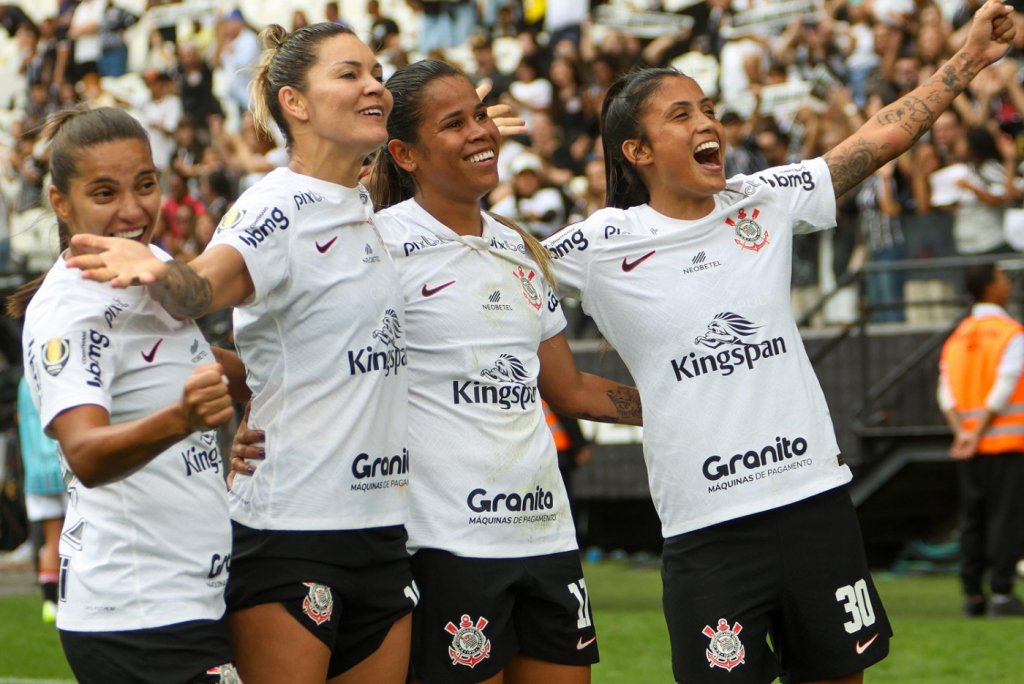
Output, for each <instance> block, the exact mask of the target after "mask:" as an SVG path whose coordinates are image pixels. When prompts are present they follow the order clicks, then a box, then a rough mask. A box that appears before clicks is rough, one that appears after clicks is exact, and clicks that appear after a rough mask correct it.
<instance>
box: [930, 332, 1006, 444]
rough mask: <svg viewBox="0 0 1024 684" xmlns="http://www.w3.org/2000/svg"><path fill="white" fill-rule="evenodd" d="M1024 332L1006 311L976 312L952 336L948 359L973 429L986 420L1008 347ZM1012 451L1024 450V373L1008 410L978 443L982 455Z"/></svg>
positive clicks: (953, 387)
mask: <svg viewBox="0 0 1024 684" xmlns="http://www.w3.org/2000/svg"><path fill="white" fill-rule="evenodd" d="M1021 332H1024V326H1022V325H1021V324H1020V323H1018V322H1016V321H1014V320H1011V319H1009V318H1005V317H1003V316H982V317H978V318H975V317H973V316H971V317H969V318H967V319H965V320H964V322H963V323H961V324H960V325H959V326H958V327H957V329H956V330H954V331H953V334H952V335H950V336H949V339H948V340H946V344H945V345H944V346H943V347H942V363H943V364H944V366H945V368H946V376H947V378H948V380H949V389H950V391H951V392H952V393H953V398H954V399H955V401H956V411H957V413H958V414H960V417H961V418H962V419H963V425H964V427H965V428H967V429H971V428H972V427H974V426H976V425H977V424H978V421H979V420H980V419H981V416H982V414H983V413H984V411H985V399H986V398H987V397H988V393H989V392H990V391H991V390H992V385H993V384H995V381H996V370H997V369H998V368H999V362H1000V360H1001V359H1002V356H1003V351H1004V350H1005V349H1006V345H1007V344H1009V342H1010V340H1011V339H1012V338H1013V337H1014V335H1017V334H1019V333H1021ZM1010 451H1021V452H1024V376H1022V377H1021V380H1020V381H1019V382H1018V383H1017V387H1016V389H1014V391H1013V396H1011V397H1010V403H1009V404H1008V405H1007V407H1006V409H1005V410H1004V411H1003V412H1002V413H1000V414H999V415H997V416H995V417H994V418H993V419H992V423H991V424H990V425H989V427H988V430H986V431H985V434H984V435H982V437H981V440H980V442H979V444H978V453H979V454H1002V453H1006V452H1010Z"/></svg>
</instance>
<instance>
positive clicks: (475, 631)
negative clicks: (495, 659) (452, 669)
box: [444, 615, 491, 668]
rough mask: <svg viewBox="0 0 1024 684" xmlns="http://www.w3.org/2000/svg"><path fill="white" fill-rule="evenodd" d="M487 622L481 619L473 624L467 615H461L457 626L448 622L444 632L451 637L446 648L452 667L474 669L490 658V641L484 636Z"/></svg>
mask: <svg viewBox="0 0 1024 684" xmlns="http://www.w3.org/2000/svg"><path fill="white" fill-rule="evenodd" d="M488 622H489V621H488V620H487V618H485V617H481V618H480V619H479V620H477V621H476V624H475V625H474V624H473V621H472V620H471V619H470V618H469V616H468V615H463V616H462V620H461V622H460V623H459V626H458V627H456V626H455V625H454V624H452V623H451V622H449V623H448V624H447V625H445V628H444V630H445V631H446V632H448V633H449V634H451V635H452V645H451V646H449V647H448V655H449V656H451V659H452V665H465V666H466V667H470V668H473V667H476V666H477V664H478V663H480V661H482V660H486V659H487V658H490V657H491V640H490V639H488V638H487V637H486V636H485V635H484V627H486V626H487V624H488Z"/></svg>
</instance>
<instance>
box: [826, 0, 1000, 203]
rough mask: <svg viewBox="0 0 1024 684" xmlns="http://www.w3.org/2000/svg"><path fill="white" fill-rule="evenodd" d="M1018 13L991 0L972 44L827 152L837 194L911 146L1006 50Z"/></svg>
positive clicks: (978, 15)
mask: <svg viewBox="0 0 1024 684" xmlns="http://www.w3.org/2000/svg"><path fill="white" fill-rule="evenodd" d="M1012 12H1013V8H1012V7H1010V6H1009V5H1004V4H1002V3H1001V2H1000V1H999V0H987V1H986V2H985V4H984V5H982V6H981V8H980V9H979V10H978V11H977V12H976V13H975V15H974V20H973V23H972V25H971V28H970V33H969V35H968V38H967V43H966V45H964V47H963V48H961V49H960V51H959V52H957V53H956V54H955V55H953V57H952V58H951V59H950V60H949V61H948V62H946V63H945V64H944V65H943V66H942V67H941V68H940V69H939V70H938V71H937V72H936V73H935V75H934V76H932V77H931V78H929V79H928V80H927V81H925V83H924V84H923V85H921V86H918V87H917V88H915V89H914V90H912V91H911V92H910V93H908V94H907V95H905V96H903V97H902V98H900V99H899V100H898V101H897V102H894V103H893V104H891V105H889V106H887V107H885V108H883V109H882V110H881V111H879V112H878V114H876V115H875V116H874V117H872V118H871V119H870V120H869V121H868V122H867V123H865V124H864V125H863V126H861V128H860V130H858V131H857V132H856V133H854V134H853V135H851V136H850V137H849V138H847V139H846V140H844V141H843V142H841V143H840V144H839V145H838V146H837V147H835V148H834V149H832V150H831V151H829V152H827V153H825V155H824V156H823V157H822V158H823V159H824V160H825V161H826V162H827V163H828V167H829V170H830V171H831V173H832V187H833V189H834V190H835V194H836V197H839V196H841V195H843V194H844V193H846V192H847V191H848V190H850V189H851V188H853V187H854V186H856V185H857V184H858V183H860V182H861V181H862V180H864V179H865V178H867V177H868V176H869V175H871V174H872V173H874V172H875V170H876V169H878V168H879V167H880V166H882V165H883V164H885V163H886V162H888V161H890V160H892V159H895V158H896V157H898V156H900V155H901V154H903V153H904V152H906V151H907V150H908V149H910V147H911V146H912V145H913V144H914V143H915V142H917V140H918V139H920V137H921V136H922V135H924V134H925V133H926V132H927V131H928V130H929V129H930V128H931V127H932V124H933V123H935V119H936V118H937V117H938V116H939V114H941V113H942V111H943V110H945V109H946V108H947V107H948V106H949V105H950V103H951V102H952V101H953V98H955V97H956V96H957V95H959V94H960V93H962V92H963V91H964V88H966V87H967V84H968V83H970V82H971V80H972V79H973V78H974V77H975V76H977V75H978V72H979V71H981V70H982V69H984V68H985V67H987V66H988V65H989V64H992V63H993V62H995V61H997V60H999V59H1000V58H1002V56H1003V55H1005V54H1006V50H1007V49H1008V48H1009V46H1010V43H1011V42H1012V41H1013V36H1014V31H1015V29H1014V25H1013V20H1012V19H1011V17H1010V16H1009V15H1010V13H1012Z"/></svg>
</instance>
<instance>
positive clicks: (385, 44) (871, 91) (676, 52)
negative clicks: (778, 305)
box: [0, 0, 1024, 335]
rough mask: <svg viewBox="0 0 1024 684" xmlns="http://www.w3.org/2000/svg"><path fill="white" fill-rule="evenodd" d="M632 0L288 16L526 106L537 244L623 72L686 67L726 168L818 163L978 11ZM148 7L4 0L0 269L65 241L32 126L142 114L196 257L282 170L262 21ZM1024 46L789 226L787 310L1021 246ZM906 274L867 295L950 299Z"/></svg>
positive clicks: (315, 11)
mask: <svg viewBox="0 0 1024 684" xmlns="http://www.w3.org/2000/svg"><path fill="white" fill-rule="evenodd" d="M635 4H636V3H634V4H633V5H629V6H626V5H604V6H597V7H593V8H592V7H591V6H590V5H589V4H588V3H587V2H586V1H583V2H580V1H578V0H574V1H573V2H559V3H548V6H547V11H546V13H540V14H539V15H538V11H537V7H536V5H535V4H533V3H526V4H525V5H523V4H521V3H519V2H517V1H516V2H509V3H505V2H502V1H501V0H484V2H481V3H478V4H474V3H472V2H422V1H420V0H409V4H408V5H405V4H399V3H397V1H396V2H393V3H391V6H390V7H387V3H384V6H383V7H382V4H381V2H379V1H378V0H370V1H369V2H368V3H367V4H366V6H365V15H364V14H363V11H362V10H363V8H362V7H360V8H358V9H359V11H358V12H357V13H356V14H357V15H358V16H356V17H346V16H341V14H340V11H339V6H338V4H337V3H336V2H328V3H326V4H325V5H323V6H322V7H321V6H316V5H315V4H313V3H310V4H309V5H308V7H307V6H304V8H303V9H296V10H295V11H294V13H293V14H292V15H291V17H290V19H291V21H290V25H291V28H299V27H301V26H303V25H305V24H307V23H308V22H309V21H313V20H317V19H321V18H326V19H327V20H329V21H338V22H343V23H345V22H348V23H350V24H351V25H352V26H353V27H354V28H356V29H357V30H361V31H363V34H362V35H365V36H367V38H368V43H369V44H370V45H371V46H372V47H374V48H375V49H376V50H377V51H378V58H379V59H380V61H381V63H382V64H383V65H384V68H385V76H388V75H390V74H391V73H393V72H394V70H395V69H397V68H399V67H401V66H403V65H405V64H408V63H409V62H411V61H415V60H416V59H419V58H422V57H431V58H436V59H443V60H446V61H449V62H451V63H453V64H455V65H457V66H459V67H460V68H461V69H463V70H464V71H465V72H466V73H468V74H470V75H471V76H472V78H473V80H474V81H475V82H476V83H478V84H479V83H484V82H486V83H489V84H491V86H492V90H491V93H490V95H489V96H488V98H487V101H488V103H489V104H491V103H495V102H505V103H508V104H511V105H513V107H515V109H516V110H517V112H518V113H519V115H520V116H522V117H523V118H525V119H526V120H527V122H528V126H529V134H528V135H525V136H518V137H513V138H508V139H505V140H504V141H503V148H502V152H501V155H500V177H501V180H502V183H501V185H500V186H499V187H498V188H497V189H496V190H495V191H494V192H493V193H491V194H490V195H489V196H488V198H487V199H486V200H485V204H487V205H488V207H489V208H492V209H493V210H494V211H495V212H496V213H498V214H501V215H504V216H507V217H508V218H510V219H513V220H515V221H517V222H519V223H520V224H521V225H524V226H526V227H528V228H529V230H530V231H531V232H533V233H534V234H535V235H536V236H538V237H546V236H548V235H550V234H552V233H553V232H554V231H555V230H557V229H558V228H560V227H561V226H563V225H565V224H566V223H570V222H574V221H578V220H581V219H583V218H586V217H587V216H589V215H590V214H592V213H593V212H594V211H596V210H597V209H598V208H600V207H602V206H603V204H604V192H605V188H604V162H603V159H602V152H601V145H600V142H599V135H600V134H599V130H598V124H597V119H598V115H599V112H600V107H601V103H602V100H603V97H604V94H605V92H606V91H607V89H608V88H609V87H610V85H611V84H612V83H613V82H614V81H615V79H616V77H617V76H619V75H621V74H623V73H626V72H628V71H629V70H631V69H633V68H634V67H636V66H639V65H647V66H673V67H676V68H678V69H680V70H682V71H683V72H685V73H687V74H690V75H692V76H693V77H694V78H695V79H696V80H697V82H698V83H700V85H701V86H702V87H703V89H704V90H705V92H706V93H707V94H708V95H709V96H711V97H712V98H713V99H714V100H715V101H716V104H717V110H718V115H719V117H720V118H721V121H722V123H723V124H724V125H725V128H726V131H727V136H728V151H727V153H726V176H727V177H730V176H732V175H734V174H737V173H755V172H758V171H760V170H762V169H765V168H767V167H769V166H776V165H780V164H784V163H788V162H791V161H796V160H800V159H810V158H813V157H816V156H818V155H820V154H821V153H823V152H824V151H825V150H827V149H830V148H831V147H833V146H834V145H835V144H836V143H837V142H839V141H841V140H843V139H845V138H846V136H847V135H849V134H850V133H851V132H853V131H854V130H856V129H857V127H859V126H860V125H861V124H862V123H863V122H864V121H865V120H867V119H868V118H870V117H871V116H872V115H874V114H875V113H876V112H877V111H878V110H879V109H880V108H881V107H883V106H884V105H887V104H889V103H891V102H894V101H895V100H896V99H897V98H899V97H900V96H901V95H903V94H905V93H907V92H909V91H910V90H911V89H913V88H914V87H916V86H917V85H919V84H920V83H922V82H923V81H924V79H926V78H927V77H928V76H930V75H931V74H932V73H933V72H934V71H935V70H936V68H937V66H938V65H939V64H941V63H942V62H943V61H944V60H945V59H947V58H948V57H949V56H950V55H951V54H952V53H953V52H954V51H955V50H956V49H957V48H959V47H960V46H962V45H963V43H964V41H965V36H966V33H965V32H966V28H967V27H968V23H969V19H970V18H971V16H972V13H973V12H974V10H975V9H976V8H977V6H978V5H979V4H980V3H979V2H978V1H977V0H968V1H967V2H959V1H958V0H952V1H950V2H941V3H936V2H931V1H926V0H916V1H915V0H874V1H872V0H867V1H864V0H826V1H825V2H824V3H822V2H818V1H815V0H787V1H786V2H741V1H737V2H732V3H730V2H726V1H724V0H706V1H705V2H698V3H692V2H689V1H687V0H683V1H681V2H680V1H678V0H677V1H676V2H674V3H672V2H666V3H664V5H662V4H661V3H657V2H653V3H650V5H651V6H650V7H649V9H656V10H661V11H660V12H657V13H651V12H641V11H637V10H636V9H635V7H634V5H635ZM640 4H643V3H640ZM673 8H676V9H677V12H675V13H670V12H669V11H667V10H670V9H673ZM135 9H136V10H137V11H130V10H129V9H128V8H127V7H124V6H122V5H120V4H117V3H115V2H112V1H108V0H84V1H83V2H79V3H75V2H61V3H60V4H59V5H58V6H57V8H56V12H55V13H54V14H52V15H48V16H37V15H36V12H37V10H36V8H34V7H21V6H19V5H4V6H0V23H2V24H3V27H4V29H5V30H6V34H7V35H5V36H2V38H8V36H9V39H8V41H7V45H6V47H5V52H4V54H6V55H7V63H8V69H7V71H6V73H8V74H11V75H14V73H15V72H16V74H17V79H14V80H12V82H15V81H16V82H17V83H19V84H20V85H18V86H15V87H11V88H10V89H9V92H8V93H7V94H6V97H8V98H9V104H8V107H9V108H10V109H9V111H8V112H7V114H6V115H5V116H4V117H3V121H2V123H3V126H2V127H0V147H2V148H3V150H4V154H3V167H2V168H3V170H2V181H0V187H2V202H3V206H2V208H0V231H3V230H6V232H7V235H8V236H9V238H10V243H9V244H10V245H11V250H10V255H9V256H8V254H7V253H6V251H4V252H3V253H0V259H2V260H3V261H4V262H5V263H4V264H3V266H5V267H6V268H7V269H8V270H22V271H31V272H39V271H42V270H44V269H45V268H47V267H48V266H49V264H50V263H52V259H53V257H54V256H55V254H56V249H55V239H56V236H55V235H54V234H53V233H54V231H52V229H51V228H52V224H51V222H49V221H45V220H41V219H40V217H41V216H43V215H45V212H47V211H48V210H47V209H45V208H44V207H43V197H42V196H43V185H44V182H45V178H46V174H47V153H46V147H45V145H44V144H43V136H42V134H43V131H44V129H45V123H46V121H47V119H48V117H50V116H52V114H53V113H54V112H56V111H58V110H60V109H62V108H66V107H69V106H71V105H74V104H75V103H78V102H88V103H89V104H90V105H92V106H117V107H123V108H126V109H128V110H129V111H130V112H131V113H133V114H134V115H135V116H136V117H137V118H139V119H140V120H141V121H142V122H143V124H144V125H145V127H146V129H147V131H148V132H149V134H150V138H151V140H152V145H153V151H154V157H155V162H156V164H157V166H158V168H160V170H161V171H162V172H163V174H164V175H163V177H162V180H161V183H162V187H163V190H164V192H165V201H164V223H163V230H162V233H161V235H159V236H158V238H157V239H156V240H155V242H156V243H157V244H160V245H161V246H163V247H164V248H166V249H167V250H168V251H169V252H170V253H172V254H174V255H175V256H180V257H182V258H184V259H188V258H191V257H194V256H195V255H196V254H198V253H200V252H201V251H202V250H203V248H204V246H205V245H206V244H207V243H208V242H209V240H210V238H211V236H212V234H213V231H214V229H215V228H216V225H217V222H218V221H219V220H220V218H221V217H222V216H223V215H224V214H225V212H227V210H228V209H229V208H230V206H231V204H232V202H233V201H234V199H235V198H236V197H237V196H238V194H239V193H241V192H242V191H244V190H245V189H246V188H248V187H250V186H251V185H252V184H253V183H255V182H256V181H257V180H258V179H259V178H261V177H262V176H263V175H264V174H266V173H267V172H269V171H270V170H272V169H274V168H276V167H280V166H282V165H284V164H286V162H287V154H286V152H285V150H284V144H283V139H282V138H281V137H280V136H279V135H277V136H263V135H260V134H259V133H258V132H257V131H256V130H255V128H254V127H253V125H252V119H251V116H250V115H249V114H248V106H249V100H250V89H249V84H250V80H251V78H252V71H251V69H246V67H251V66H253V65H255V63H256V61H257V58H258V53H259V50H258V46H257V41H256V31H258V29H259V28H260V25H258V24H256V23H254V21H253V20H252V19H251V18H249V17H247V16H245V15H243V14H242V13H241V12H240V11H238V10H231V11H223V10H220V9H216V7H215V5H214V4H211V3H201V2H190V3H185V4H177V5H163V4H161V3H159V2H154V1H153V0H150V1H149V2H148V3H147V5H146V7H145V8H135ZM385 9H388V10H389V13H390V14H394V15H395V16H396V17H399V19H401V21H399V20H397V19H394V18H391V17H390V16H388V14H385ZM645 9H648V8H645ZM321 13H322V16H321ZM277 20H278V21H280V23H285V24H287V23H288V22H286V21H281V20H280V19H277ZM1015 20H1016V21H1021V17H1020V15H1017V16H1016V18H1015ZM143 34H144V39H140V38H139V36H142V35H143ZM2 38H0V39H2ZM1022 49H1024V31H1018V33H1017V38H1016V44H1015V45H1014V47H1013V49H1012V50H1011V52H1010V54H1009V55H1008V56H1007V57H1006V58H1005V59H1004V60H1003V61H1002V62H1001V63H1000V64H999V65H997V66H996V67H995V68H993V69H991V70H989V71H987V72H986V73H985V74H983V75H982V76H981V77H980V78H978V79H977V80H976V81H974V82H973V83H972V84H971V86H970V87H969V89H968V91H967V92H966V93H964V95H963V96H961V97H959V98H958V99H957V100H956V101H955V103H954V107H953V109H952V110H951V111H948V112H947V113H944V114H943V115H942V116H941V117H940V118H939V120H938V121H937V122H936V125H935V128H934V130H933V131H932V132H931V133H930V134H928V135H927V136H926V137H925V138H923V139H922V140H921V141H920V142H919V143H918V144H917V145H916V146H915V147H914V148H913V149H912V150H911V151H910V152H908V153H907V154H905V155H903V156H902V157H900V159H899V160H897V161H896V162H894V163H892V164H890V165H887V166H885V167H884V168H882V169H881V170H879V171H878V172H877V173H876V174H874V175H873V176H872V177H871V178H869V179H868V180H867V181H865V182H864V183H862V184H860V185H859V186H858V187H857V188H855V189H854V190H853V191H851V192H849V193H847V194H846V195H845V196H844V197H843V198H842V199H841V200H840V202H839V227H838V229H837V230H834V231H827V232H825V233H822V234H814V235H808V236H797V238H796V240H795V243H794V260H793V293H794V295H793V296H794V309H795V310H796V312H797V314H799V313H800V312H801V311H803V310H804V309H805V308H806V307H807V306H808V305H809V304H811V303H812V302H814V301H815V300H817V299H818V298H819V297H820V295H821V294H822V292H823V291H827V290H829V289H832V288H833V287H834V285H835V283H836V281H837V279H839V278H841V277H842V276H843V274H844V273H846V272H847V271H848V270H851V269H857V268H859V266H860V265H861V264H863V263H865V262H866V261H889V260H898V259H906V258H928V257H940V256H954V255H975V254H986V253H990V252H1000V251H1012V249H1013V248H1012V247H1011V246H1010V245H1009V244H1008V243H1007V237H1008V236H1009V238H1010V240H1011V242H1012V241H1013V239H1014V236H1015V235H1017V234H1018V232H1019V231H1021V230H1022V229H1024V226H1022V225H1021V224H1022V223H1024V221H1021V220H1020V218H1019V217H1020V215H1021V212H1020V211H1019V210H1016V209H1015V208H1016V207H1017V206H1019V199H1020V196H1021V193H1020V188H1021V181H1020V178H1019V177H1020V173H1019V169H1018V163H1019V161H1020V160H1021V158H1022V156H1024V155H1022V151H1024V125H1022V117H1021V112H1024V88H1022V85H1021V80H1022V77H1021V76H1022V74H1024V72H1022V71H1021V69H1020V66H1021V65H1020V64H1019V59H1020V58H1021V57H1022V55H1024V53H1022ZM1004 227H1005V230H1004ZM4 244H5V245H6V244H7V242H6V241H5V242H4ZM1016 244H1017V246H1020V243H1016ZM913 277H914V279H913V280H910V279H909V278H908V277H906V276H905V275H904V274H903V273H901V272H899V271H889V272H880V273H873V274H872V275H871V276H870V277H869V279H868V292H869V298H870V299H871V301H872V302H873V303H884V302H887V301H889V302H896V301H899V300H904V299H906V300H911V301H913V300H926V299H942V298H944V297H948V295H950V294H952V292H953V290H954V289H955V288H954V285H952V284H951V281H949V280H948V279H943V278H942V274H941V273H939V274H935V273H929V272H923V273H920V274H916V275H914V276H913ZM841 299H842V298H837V303H838V301H839V300H841ZM852 312H853V307H852V306H850V307H848V308H847V309H846V310H845V311H844V310H843V307H842V306H841V305H839V306H832V307H829V308H826V309H825V312H824V313H825V315H824V316H822V315H818V316H816V317H815V318H814V319H813V320H812V321H811V322H813V323H822V322H825V321H826V320H828V321H842V320H844V319H846V318H849V317H850V316H852V315H853V313H852ZM949 315H950V313H949V310H948V309H943V308H942V307H908V308H906V309H904V308H903V307H902V306H899V305H897V306H892V307H881V308H879V309H878V310H877V311H876V312H875V313H874V314H873V316H874V320H876V321H903V320H910V321H911V322H925V321H930V320H934V319H935V318H936V317H948V316H949ZM575 328H576V330H575V331H574V332H575V333H577V334H579V335H584V334H587V332H593V328H592V327H588V326H585V325H577V326H575Z"/></svg>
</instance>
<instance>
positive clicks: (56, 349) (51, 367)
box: [42, 338, 71, 377]
mask: <svg viewBox="0 0 1024 684" xmlns="http://www.w3.org/2000/svg"><path fill="white" fill-rule="evenodd" d="M70 355H71V345H70V344H69V343H68V341H67V340H64V339H60V338H56V339H52V340H50V341H49V342H47V343H46V344H44V345H43V355H42V356H43V368H44V369H46V372H47V373H49V374H50V375H52V376H53V377H57V376H58V375H60V372H61V371H62V370H64V366H66V365H68V357H69V356H70Z"/></svg>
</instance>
